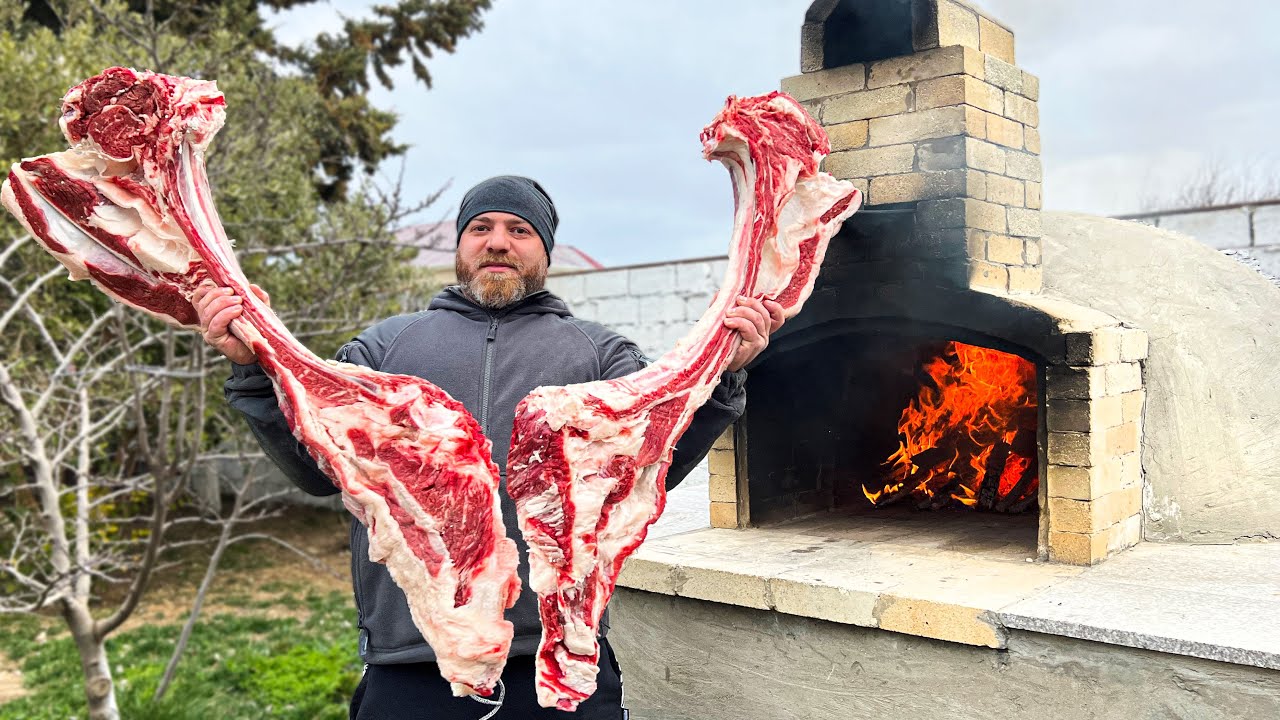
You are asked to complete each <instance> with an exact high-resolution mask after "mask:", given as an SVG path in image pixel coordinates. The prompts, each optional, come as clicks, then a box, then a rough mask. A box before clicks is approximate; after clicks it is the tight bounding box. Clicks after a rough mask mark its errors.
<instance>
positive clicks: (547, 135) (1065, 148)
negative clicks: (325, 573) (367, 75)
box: [273, 0, 1280, 266]
mask: <svg viewBox="0 0 1280 720" xmlns="http://www.w3.org/2000/svg"><path fill="white" fill-rule="evenodd" d="M370 4H371V3H370V2H369V1H368V0H328V2H327V3H326V2H321V3H317V4H315V5H311V6H307V7H305V8H304V9H303V10H301V11H295V12H292V13H285V14H281V15H278V16H276V17H275V18H274V20H273V22H274V23H275V27H276V31H277V34H278V36H280V37H281V38H282V39H283V40H286V41H288V42H302V41H304V40H306V39H307V38H309V37H314V36H315V34H316V33H317V32H319V31H323V30H333V29H336V28H337V27H340V20H339V16H340V14H347V15H356V16H358V15H360V14H362V13H363V12H364V9H365V8H367V7H368V6H369V5H370ZM809 4H810V0H733V1H732V2H730V1H728V0H719V1H715V2H713V1H712V0H647V1H646V2H643V3H634V2H628V3H613V2H598V1H596V2H593V1H591V0H495V2H494V4H493V8H492V9H491V10H490V11H489V12H487V13H486V14H485V16H484V21H485V28H484V29H483V30H482V31H481V32H480V33H478V34H475V35H473V36H472V37H470V38H467V39H465V40H463V41H462V42H461V43H459V46H458V48H457V52H456V53H454V54H452V55H440V56H437V57H435V58H433V59H432V60H431V61H430V62H429V65H428V67H429V70H430V71H431V74H432V76H433V80H434V82H433V86H432V88H431V89H430V90H428V89H426V88H425V87H423V86H422V85H421V84H418V83H414V82H413V81H412V80H411V78H410V77H409V76H408V74H407V73H404V74H401V75H400V76H399V77H400V78H401V79H400V81H399V82H398V84H397V87H396V89H395V90H394V91H384V90H381V89H379V90H377V91H375V92H374V93H373V101H374V102H375V103H376V104H377V105H378V106H380V107H384V108H389V109H392V110H394V111H396V112H397V113H398V114H399V116H400V123H399V125H398V126H397V128H396V130H395V138H396V140H397V141H399V142H402V143H406V144H408V145H410V146H411V149H410V150H409V152H408V154H407V155H406V156H405V158H404V166H403V172H404V183H405V190H406V193H407V195H409V196H410V197H419V196H426V195H427V194H429V193H431V192H434V191H436V190H439V189H440V188H442V187H446V186H447V189H446V190H445V192H444V194H443V195H442V196H441V198H440V201H439V202H438V203H437V204H436V205H435V206H433V207H432V208H430V209H428V210H427V211H426V212H425V213H424V216H423V217H422V218H421V219H422V220H423V221H434V220H438V219H442V218H447V217H451V216H452V214H453V211H454V209H455V208H456V206H457V203H458V201H459V200H460V199H461V196H462V194H463V193H464V192H465V191H466V189H467V188H469V187H470V186H471V185H473V184H475V183H476V182H478V181H480V180H483V179H484V178H486V177H490V176H492V175H500V174H508V173H511V174H521V175H528V176H530V177H533V178H536V179H537V180H539V182H541V183H542V184H543V186H544V187H545V188H546V189H547V190H548V192H549V193H550V194H551V196H552V198H553V199H554V201H555V203H556V207H557V209H558V210H559V213H560V218H561V222H560V229H559V230H558V231H557V233H556V239H557V242H562V243H568V244H571V245H574V246H576V247H578V248H580V249H582V250H584V251H585V252H587V253H589V254H591V255H592V256H593V257H595V258H596V259H597V260H599V261H601V262H602V263H604V264H606V265H613V266H616V265H625V264H635V263H644V262H659V261H666V260H674V259H679V258H692V257H704V256H713V255H723V254H724V253H725V252H726V251H727V248H728V242H729V234H730V230H731V225H732V205H733V203H732V197H731V189H730V185H729V181H728V174H727V173H726V171H725V170H724V169H723V167H721V166H720V165H719V164H718V163H717V164H715V165H713V164H710V163H708V162H706V161H705V160H703V159H702V156H701V145H700V143H699V142H698V134H699V132H700V131H701V129H702V127H703V126H704V125H706V124H707V123H708V122H709V121H710V120H711V119H712V117H714V116H715V114H716V112H718V111H719V109H720V107H721V106H722V105H723V103H724V99H725V97H726V96H727V95H730V94H737V95H752V94H758V93H764V92H768V91H769V90H773V89H776V88H777V87H778V84H779V81H780V79H781V78H783V77H786V76H788V75H794V74H797V73H799V56H800V50H799V46H800V25H801V23H802V21H803V18H804V12H805V9H806V8H807V7H808V6H809ZM973 4H975V5H977V6H979V7H981V8H983V9H985V10H986V11H988V12H989V13H990V14H991V15H992V16H994V17H996V18H998V19H999V20H1001V21H1002V22H1004V23H1005V24H1007V25H1009V26H1010V27H1012V28H1013V30H1014V33H1015V35H1016V38H1017V60H1018V64H1019V65H1020V66H1021V67H1023V68H1024V69H1026V70H1028V71H1030V72H1032V73H1035V74H1037V75H1039V76H1040V78H1041V100H1040V110H1041V132H1042V137H1043V146H1044V149H1043V156H1044V163H1045V186H1044V197H1045V207H1046V208H1047V209H1055V210H1075V211H1082V212H1090V213H1096V214H1103V215H1113V214H1122V213H1129V212H1137V211H1140V210H1145V209H1151V208H1152V207H1153V206H1162V205H1167V204H1168V202H1167V199H1168V198H1171V197H1173V196H1174V195H1176V193H1177V191H1178V190H1179V188H1180V187H1182V186H1183V185H1185V184H1186V183H1188V182H1191V179H1192V178H1193V177H1194V176H1195V175H1196V174H1197V172H1198V171H1199V170H1200V169H1201V168H1204V167H1206V166H1208V165H1218V166H1221V167H1225V168H1228V169H1229V170H1230V169H1240V170H1241V172H1242V173H1243V172H1246V171H1248V172H1250V173H1253V174H1254V175H1257V174H1260V173H1267V172H1271V174H1272V175H1275V174H1278V173H1280V142H1278V141H1277V140H1276V139H1275V132H1274V131H1273V130H1272V128H1273V127H1275V126H1276V124H1277V123H1276V118H1278V117H1280V72H1278V71H1280V42H1277V41H1276V39H1275V36H1274V34H1275V30H1276V28H1280V3H1276V2H1274V1H1273V0H1219V2H1216V3H1213V4H1205V3H1203V2H1201V1H1200V0H978V1H977V2H975V3H973ZM326 5H327V8H326ZM400 169H401V167H400V161H396V162H395V163H393V164H392V165H391V166H389V167H387V168H385V173H384V174H385V175H386V176H388V177H394V176H395V175H397V174H398V173H399V172H400Z"/></svg>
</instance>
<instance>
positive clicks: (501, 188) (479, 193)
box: [458, 175, 560, 264]
mask: <svg viewBox="0 0 1280 720" xmlns="http://www.w3.org/2000/svg"><path fill="white" fill-rule="evenodd" d="M487 212H506V213H511V214H512V215H518V216H520V217H521V218H523V219H524V220H525V221H527V222H528V223H529V224H530V225H532V226H533V229H534V230H537V231H538V236H539V237H541V238H542V247H543V248H545V249H546V251H547V263H548V264H550V263H551V248H552V247H554V246H555V244H556V226H557V225H559V224H560V216H559V215H557V214H556V206H555V203H552V202H551V196H550V195H548V194H547V191H546V190H543V189H542V186H541V185H539V184H538V183H537V182H536V181H534V180H530V179H529V178H527V177H520V176H519V175H499V176H498V177H491V178H489V179H488V180H485V181H484V182H482V183H480V184H479V185H476V186H475V187H473V188H471V189H470V190H468V191H467V194H466V195H464V196H463V197H462V205H460V206H459V207H458V237H459V238H461V237H462V231H463V230H465V229H466V227H467V223H469V222H471V221H472V220H474V219H475V218H476V216H478V215H481V214H482V213H487Z"/></svg>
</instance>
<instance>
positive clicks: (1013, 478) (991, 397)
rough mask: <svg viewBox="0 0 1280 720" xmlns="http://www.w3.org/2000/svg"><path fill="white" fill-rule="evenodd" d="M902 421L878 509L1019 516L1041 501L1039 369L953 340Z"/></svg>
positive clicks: (876, 495)
mask: <svg viewBox="0 0 1280 720" xmlns="http://www.w3.org/2000/svg"><path fill="white" fill-rule="evenodd" d="M923 369H924V372H925V374H926V375H927V376H928V381H926V382H925V383H924V384H923V385H922V386H921V388H920V392H919V394H918V395H917V396H916V398H915V399H914V400H912V401H911V402H910V404H908V405H907V407H906V409H904V410H903V411H902V416H901V418H899V420H898V437H899V442H900V444H899V447H898V450H897V451H896V452H894V453H893V454H891V455H890V456H889V457H888V459H887V460H886V461H885V465H887V466H889V468H890V469H889V473H888V477H887V478H885V481H884V484H883V486H882V487H881V488H880V489H879V490H875V491H873V490H869V489H868V488H867V486H866V485H863V486H862V492H863V493H864V494H866V496H867V499H868V500H870V501H871V503H872V504H873V505H888V504H890V503H893V502H897V501H900V500H903V499H905V498H908V497H910V498H911V500H912V501H913V502H915V504H916V505H917V507H920V508H930V509H935V510H936V509H938V508H941V507H944V506H946V505H949V504H950V503H952V502H953V501H954V502H959V503H962V504H964V505H967V506H970V507H977V508H978V509H982V510H998V511H1001V512H1019V511H1021V510H1023V509H1025V508H1027V507H1029V506H1030V505H1031V504H1033V503H1034V502H1035V500H1036V489H1037V488H1038V487H1039V478H1038V477H1037V465H1036V368H1035V365H1034V364H1033V363H1031V362H1030V361H1028V360H1024V359H1023V358H1020V357H1018V356H1017V355H1011V354H1009V353H1005V352H1000V351H999V350H992V349H990V348H983V347H978V346H975V345H966V344H964V343H959V342H950V343H948V344H947V345H946V347H945V348H944V349H943V350H942V352H940V353H939V354H938V355H937V356H936V357H934V358H933V359H931V360H929V361H928V362H926V363H925V365H924V368H923Z"/></svg>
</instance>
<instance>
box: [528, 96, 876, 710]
mask: <svg viewBox="0 0 1280 720" xmlns="http://www.w3.org/2000/svg"><path fill="white" fill-rule="evenodd" d="M702 142H703V154H704V156H705V157H706V158H707V159H715V160H720V161H721V162H723V163H724V164H725V166H727V167H728V169H729V173H730V175H731V176H732V179H733V183H734V197H735V200H736V206H737V207H736V211H735V214H734V232H733V244H732V245H731V246H730V248H729V269H728V271H727V273H726V275H725V280H724V282H723V283H722V284H721V287H720V292H719V293H718V294H717V295H716V297H715V299H714V301H713V302H712V303H711V307H709V308H708V309H707V311H706V313H705V314H704V315H703V316H702V319H700V320H699V321H698V323H697V324H696V325H695V326H694V327H693V329H692V330H691V331H690V332H689V334H688V335H686V336H685V337H684V338H683V339H682V340H680V342H678V343H676V346H675V348H674V349H673V350H671V351H670V352H668V353H666V354H665V355H663V356H662V357H661V358H659V359H658V361H657V362H655V363H654V364H653V365H651V366H649V367H647V368H645V369H644V370H641V371H639V372H636V373H633V374H631V375H628V376H626V377H622V378H619V379H616V380H607V381H600V382H592V383H585V384H581V385H570V386H567V387H542V388H538V389H536V390H534V391H533V393H531V394H530V395H529V396H528V397H526V398H525V399H524V400H523V401H522V402H521V403H520V405H519V407H517V408H516V423H515V428H514V432H513V433H512V441H511V453H510V455H509V459H508V462H507V473H508V476H507V489H508V492H510V494H511V496H512V497H513V498H514V499H515V501H516V509H517V513H518V516H519V521H520V529H521V531H522V532H523V533H524V537H525V540H527V541H528V543H529V563H530V577H529V584H530V585H531V586H532V587H533V589H534V590H536V591H537V593H538V596H539V610H540V613H541V615H542V644H541V646H540V648H539V651H538V656H537V667H538V670H537V672H538V677H537V686H538V700H539V702H540V703H541V704H542V705H543V706H545V707H558V708H560V709H562V710H572V709H575V708H576V707H577V705H578V703H580V702H581V701H582V700H584V699H586V698H587V697H589V696H590V695H591V693H592V692H594V691H595V676H596V672H597V665H596V663H597V661H598V659H599V646H598V645H597V642H596V635H597V630H598V627H599V623H600V616H601V614H602V613H603V612H604V607H605V604H606V603H607V602H608V601H609V597H610V596H611V595H612V594H613V589H614V583H615V581H616V580H617V577H618V573H619V572H620V571H621V570H622V563H623V561H624V560H625V559H626V558H627V556H628V555H630V554H631V552H632V551H634V550H635V549H636V547H637V546H639V545H640V543H641V542H642V541H643V540H644V537H645V533H646V532H648V528H649V525H651V524H652V523H653V522H654V521H656V520H657V519H658V516H659V515H661V514H662V509H663V506H664V505H665V502H666V489H665V485H664V480H665V477H666V473H667V467H668V465H669V463H670V462H671V451H672V448H673V447H674V446H675V443H676V440H678V439H679V437H680V435H681V433H683V432H684V430H685V428H687V427H688V425H689V422H690V420H691V419H692V417H693V413H694V412H695V411H696V410H697V409H698V408H699V407H701V406H702V404H703V403H704V402H706V400H707V398H708V397H710V395H711V391H712V390H713V389H714V388H715V386H716V384H717V383H718V382H719V380H720V375H721V373H723V372H724V371H725V369H726V368H727V367H728V365H729V363H730V361H731V360H732V358H733V355H734V353H735V352H736V351H737V349H738V346H739V344H740V340H739V337H738V334H737V333H736V332H732V331H729V330H727V329H726V328H725V327H724V318H725V314H726V312H727V311H728V310H729V309H730V308H731V307H733V305H734V303H735V302H736V299H737V298H738V296H740V295H745V296H748V297H754V298H764V299H769V300H776V301H777V302H778V303H780V304H781V305H782V306H783V308H784V309H785V315H786V316H787V317H791V316H794V315H795V314H796V313H797V312H799V311H800V307H801V305H802V304H803V303H804V301H805V299H806V298H808V297H809V293H811V292H812V291H813V284H814V281H815V280H816V279H817V274H818V267H819V266H820V265H821V264H822V258H823V256H824V255H825V253H826V249H827V243H828V241H829V240H830V239H831V237H832V236H833V235H834V234H835V233H836V231H837V230H839V228H840V224H841V223H842V222H844V220H845V218H847V217H849V216H850V215H852V214H853V213H854V212H855V211H856V210H857V209H858V207H859V206H860V205H861V203H862V195H861V193H859V192H858V191H857V190H856V189H854V187H853V185H852V183H848V182H844V181H840V180H836V179H834V178H832V177H831V176H830V175H827V174H826V173H822V172H819V171H818V163H819V161H820V160H821V159H822V157H823V156H825V155H826V154H827V153H828V152H830V145H829V144H828V141H827V136H826V133H825V132H824V131H823V130H822V127H821V126H819V125H818V124H817V123H816V122H814V121H813V119H812V118H810V117H809V115H808V114H807V113H805V112H804V110H803V109H802V108H801V107H800V105H799V104H798V103H797V102H796V101H795V100H793V99H791V98H790V97H788V96H786V95H783V94H782V93H777V92H775V93H771V94H769V95H764V96H759V97H749V98H733V97H731V98H729V101H728V103H727V104H726V105H725V108H724V110H723V111H721V113H720V114H719V115H718V116H717V117H716V118H715V120H714V121H712V123H711V124H710V125H708V126H707V128H706V129H705V130H704V131H703V133H702Z"/></svg>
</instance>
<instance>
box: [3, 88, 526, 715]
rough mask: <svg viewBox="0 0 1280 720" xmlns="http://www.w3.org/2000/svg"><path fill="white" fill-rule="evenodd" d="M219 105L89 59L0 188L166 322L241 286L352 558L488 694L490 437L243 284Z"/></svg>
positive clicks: (494, 662) (496, 546) (496, 581)
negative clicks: (36, 150)
mask: <svg viewBox="0 0 1280 720" xmlns="http://www.w3.org/2000/svg"><path fill="white" fill-rule="evenodd" d="M224 106H225V102H224V100H223V96H222V93H220V92H218V89H217V87H216V86H215V85H214V83H212V82H204V81H197V80H191V79H189V78H179V77H171V76H167V75H158V74H153V73H147V72H135V71H133V70H129V69H126V68H111V69H109V70H106V71H105V72H103V73H102V74H101V75H98V76H96V77H93V78H90V79H89V80H86V81H85V82H83V83H81V84H80V85H78V86H76V87H74V88H72V89H71V90H70V91H69V92H68V93H67V96H66V98H65V99H64V101H63V117H62V121H61V122H62V129H63V133H64V134H65V135H66V137H67V140H68V141H69V142H70V143H71V144H72V148H71V149H70V150H67V151H65V152H59V153H53V154H51V155H44V156H41V157H38V158H30V159H27V160H23V161H22V162H19V163H17V164H16V165H14V166H13V169H12V170H11V171H10V173H9V179H8V181H6V182H5V184H4V188H3V190H2V191H0V201H3V203H4V206H5V207H6V208H8V209H9V211H10V212H12V213H13V214H14V215H16V216H17V217H18V219H19V220H21V221H22V222H23V224H24V225H26V227H27V229H28V230H29V231H30V232H31V234H32V235H34V236H35V238H36V239H37V240H38V241H39V242H40V244H41V245H42V246H43V247H44V248H45V249H46V250H47V251H48V252H49V253H50V254H51V255H53V256H54V257H55V258H57V259H58V261H59V262H61V263H62V264H63V265H65V266H66V267H67V268H68V269H69V270H70V271H71V278H72V279H73V280H80V279H85V278H88V279H90V280H91V281H92V282H93V283H94V284H95V285H97V286H98V288H99V289H101V290H102V291H103V292H105V293H106V294H107V295H109V296H111V297H112V298H115V299H116V300H118V301H120V302H122V303H125V304H127V305H131V306H133V307H135V308H138V309H139V310H143V311H145V312H147V313H150V314H151V315H154V316H156V317H158V318H160V319H162V320H164V321H166V322H168V323H170V324H173V325H177V326H181V327H187V328H196V327H198V324H199V319H198V317H197V316H196V312H195V308H194V307H193V306H192V304H191V300H190V298H191V295H192V293H193V292H194V291H195V289H196V288H197V287H198V286H199V285H200V284H201V283H206V282H212V283H214V284H216V285H219V286H221V287H227V288H231V289H232V290H234V291H235V293H236V294H237V295H239V296H240V297H241V298H242V300H243V307H244V313H243V315H242V317H241V318H240V319H238V320H236V321H235V322H234V324H233V327H232V331H233V332H234V333H235V334H236V336H238V337H239V338H240V339H242V340H244V341H245V342H246V343H248V344H249V345H250V346H251V347H252V348H253V350H254V352H256V353H257V355H258V361H259V362H260V363H261V364H262V367H263V369H264V370H265V371H266V373H267V375H268V376H269V377H270V378H271V380H272V382H273V383H274V384H275V387H276V396H277V397H278V398H279V401H280V408H281V409H282V410H283V411H284V414H285V417H286V418H287V419H288V421H289V426H290V428H291V429H292V430H293V433H294V435H296V436H297V438H298V439H299V440H300V441H301V442H302V443H303V444H304V445H305V446H306V448H307V450H308V451H309V452H310V453H311V455H312V457H314V458H315V459H316V462H317V463H318V464H319V466H320V468H321V470H323V471H324V472H325V474H326V475H328V476H329V477H330V478H333V479H334V481H335V484H336V485H337V486H338V488H339V489H341V490H342V497H343V501H344V503H345V504H346V505H347V507H348V508H350V509H351V511H352V512H353V513H354V514H355V515H356V516H357V517H358V518H360V520H361V521H362V522H363V523H364V524H365V526H366V527H367V529H368V533H369V559H370V560H373V561H375V562H382V563H385V564H386V566H387V569H388V570H389V571H390V573H391V577H392V578H394V580H395V582H396V584H398V585H399V586H400V587H401V589H403V590H404V592H405V596H406V597H407V598H408V600H409V609H410V611H411V613H412V615H413V620H414V623H415V624H416V625H417V626H418V629H419V630H421V631H422V634H423V636H424V637H425V638H426V639H427V641H428V642H429V643H430V644H431V647H432V648H433V649H434V650H435V653H436V656H437V658H438V661H439V664H440V669H441V673H442V674H443V675H444V677H445V678H447V679H448V680H449V681H450V682H452V683H453V689H454V692H455V693H457V694H466V693H472V692H474V693H479V694H481V695H488V694H490V693H491V692H492V688H493V687H494V685H495V684H496V683H497V681H498V678H499V676H500V675H501V673H502V668H503V666H504V665H505V663H506V659H507V651H508V650H509V649H510V645H511V637H512V633H513V629H512V625H511V623H509V622H507V621H506V620H504V619H503V611H504V610H505V609H506V608H509V607H511V605H512V604H514V602H515V600H516V597H517V596H518V595H519V593H520V580H519V578H518V576H517V575H516V563H517V554H516V547H515V543H514V542H512V541H511V540H510V539H508V538H507V537H506V534H505V531H504V527H503V523H502V515H501V509H500V505H499V497H498V469H497V467H496V466H495V465H494V463H493V461H492V459H491V458H490V448H491V445H490V442H489V440H488V439H486V438H485V437H484V435H482V434H481V432H480V427H479V425H478V424H477V423H476V421H475V420H474V419H473V418H472V417H471V415H470V414H468V413H467V411H466V410H465V409H464V408H463V406H462V405H461V404H460V403H458V402H456V401H455V400H454V399H453V398H451V397H449V396H448V395H447V394H445V392H444V391H442V390H440V389H439V388H437V387H436V386H434V385H432V384H431V383H428V382H426V381H425V380H422V379H420V378H416V377H408V376H404V375H388V374H385V373H379V372H374V371H372V370H369V369H367V368H363V367H358V366H355V365H348V364H339V363H333V362H329V361H325V360H322V359H320V358H319V357H317V356H316V355H314V354H312V353H311V352H310V351H308V350H307V349H306V348H305V347H303V346H302V344H301V343H299V342H298V341H297V340H296V339H294V337H293V336H292V335H290V334H289V331H288V330H286V329H285V328H284V326H283V325H281V324H280V321H279V320H278V319H277V318H276V316H275V315H274V314H273V313H272V312H271V310H270V308H268V307H266V306H265V305H264V304H262V302H261V301H259V300H258V298H257V296H256V295H254V294H253V293H252V292H250V290H249V281H248V279H247V278H245V276H244V274H243V273H242V272H241V270H240V266H239V264H238V263H237V262H236V259H235V256H234V255H233V254H232V250H231V243H230V242H229V241H228V240H227V237H226V234H225V232H224V231H223V228H222V223H221V221H220V220H219V219H218V213H217V211H216V210H215V209H214V206H213V198H212V196H211V195H210V192H209V183H208V180H207V178H206V175H205V166H204V151H205V149H206V148H207V147H208V145H209V142H210V141H211V140H212V139H213V136H214V134H215V133H217V131H218V129H219V128H221V127H222V123H223V119H224Z"/></svg>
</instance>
